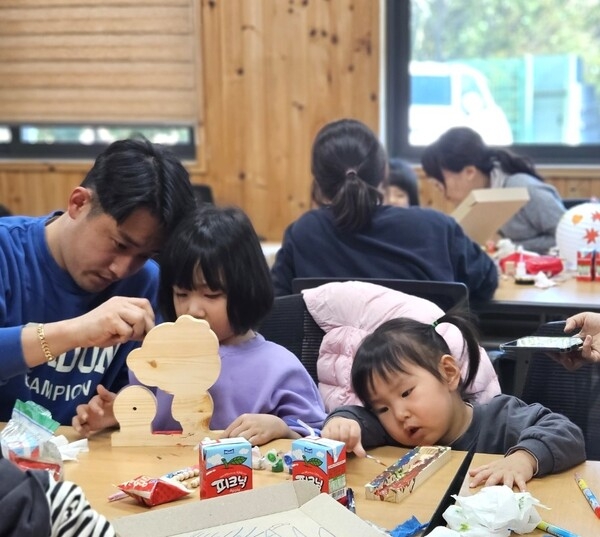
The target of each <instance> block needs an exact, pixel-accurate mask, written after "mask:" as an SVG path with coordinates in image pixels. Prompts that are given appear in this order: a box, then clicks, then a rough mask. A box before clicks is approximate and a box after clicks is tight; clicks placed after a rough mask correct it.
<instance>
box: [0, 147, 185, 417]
mask: <svg viewBox="0 0 600 537" xmlns="http://www.w3.org/2000/svg"><path fill="white" fill-rule="evenodd" d="M194 206H195V204H194V196H193V193H192V189H191V185H190V180H189V176H188V173H187V171H186V170H185V168H184V167H183V165H182V164H181V162H180V161H179V160H178V159H177V158H176V157H175V155H174V154H173V153H171V152H170V151H169V150H167V149H166V148H164V147H162V146H159V145H155V144H152V143H150V142H149V141H147V140H144V139H139V140H122V141H117V142H114V143H113V144H111V145H110V146H109V147H108V148H107V149H106V150H105V151H104V152H103V153H102V154H100V155H99V156H98V158H97V159H96V161H95V162H94V165H93V166H92V168H91V169H90V171H89V172H88V173H87V175H86V177H85V179H84V180H83V182H82V183H81V185H80V186H78V187H76V188H75V189H74V190H73V191H72V192H71V194H70V196H69V199H68V203H67V208H66V210H65V211H64V212H62V211H58V212H54V213H52V214H50V215H48V216H43V217H29V216H10V217H5V218H2V219H0V267H2V268H1V272H2V278H1V279H0V354H1V355H2V360H1V361H0V385H1V386H0V421H8V419H9V418H10V416H11V412H12V409H13V406H14V403H15V401H16V399H21V400H23V401H28V400H32V401H34V402H36V403H38V404H40V405H41V406H43V407H45V408H46V409H48V410H49V411H50V412H51V413H52V417H53V418H54V419H55V420H56V421H58V422H60V423H62V424H70V423H71V419H72V418H73V416H74V415H75V412H76V408H77V405H79V404H82V403H87V402H88V401H89V399H90V398H91V397H92V396H93V395H94V394H95V393H96V390H97V389H98V386H99V385H100V386H105V387H108V388H109V389H110V390H118V389H120V388H121V387H122V386H124V385H125V384H126V383H127V381H128V370H127V366H126V363H125V358H126V357H127V355H128V354H129V352H130V351H131V350H132V348H133V347H134V346H136V345H137V344H138V341H140V340H141V339H142V338H143V337H144V334H146V333H147V332H148V330H150V329H151V328H152V327H153V326H154V311H153V307H152V306H153V302H155V300H156V295H157V290H158V265H157V264H156V263H155V262H154V261H152V260H150V258H151V257H152V256H154V255H155V254H156V253H157V252H158V251H159V250H160V248H161V247H162V244H163V240H164V239H165V237H167V236H168V235H169V234H170V233H171V231H172V230H173V228H174V226H175V225H176V224H177V222H178V221H179V219H180V218H181V217H182V216H183V215H185V214H186V213H187V212H189V211H190V210H192V209H193V208H194ZM100 389H101V388H100Z"/></svg>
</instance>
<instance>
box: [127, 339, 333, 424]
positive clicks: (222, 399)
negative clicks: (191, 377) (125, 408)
mask: <svg viewBox="0 0 600 537" xmlns="http://www.w3.org/2000/svg"><path fill="white" fill-rule="evenodd" d="M219 354H220V356H221V374H220V375H219V378H218V379H217V382H216V383H215V384H214V385H213V386H212V387H211V388H210V389H209V392H210V395H211V396H212V399H213V403H214V412H213V417H212V420H211V422H210V428H211V429H213V430H220V429H225V428H226V427H227V426H228V425H229V424H230V423H231V422H232V421H233V420H235V419H236V418H237V417H238V416H240V415H242V414H246V413H248V414H272V415H274V416H278V417H280V418H281V419H282V420H283V421H284V422H285V423H286V424H287V425H288V427H290V429H292V430H293V431H296V432H298V433H299V434H303V435H306V434H307V431H306V429H304V428H303V427H301V426H300V425H298V423H297V420H298V419H300V420H302V421H303V422H304V423H306V424H308V425H310V426H311V427H313V428H316V429H321V427H322V426H323V422H324V421H325V417H326V415H327V414H326V413H325V407H324V405H323V400H322V399H321V396H320V394H319V391H318V390H317V387H316V385H315V383H314V381H313V380H312V378H311V377H310V375H309V374H308V372H307V371H306V369H305V368H304V366H303V365H302V363H301V362H300V360H298V358H296V356H295V355H294V354H292V353H291V352H290V351H288V350H287V349H286V348H284V347H282V346H281V345H277V344H276V343H273V342H271V341H266V340H265V338H264V337H263V336H261V335H260V334H257V335H256V337H255V338H252V339H250V340H248V341H245V342H243V343H241V344H240V345H222V346H221V347H220V348H219ZM132 380H133V379H132ZM156 397H157V401H158V412H157V415H156V418H155V419H154V421H153V422H152V427H153V430H155V431H176V430H181V426H180V425H179V423H178V422H177V421H175V420H174V419H173V417H172V416H171V412H170V402H171V400H172V396H170V395H169V394H167V393H165V392H163V391H161V390H158V391H157V394H156Z"/></svg>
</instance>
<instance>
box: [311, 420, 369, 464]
mask: <svg viewBox="0 0 600 537" xmlns="http://www.w3.org/2000/svg"><path fill="white" fill-rule="evenodd" d="M321 436H322V437H323V438H331V439H332V440H339V441H341V442H345V443H346V451H349V452H350V451H352V452H354V454H355V455H357V456H358V457H366V456H367V452H366V451H365V448H363V446H362V443H361V438H360V437H361V431H360V425H359V423H358V422H357V421H355V420H352V419H349V418H341V417H339V418H331V419H330V420H329V421H328V422H327V423H326V424H325V427H323V430H322V431H321Z"/></svg>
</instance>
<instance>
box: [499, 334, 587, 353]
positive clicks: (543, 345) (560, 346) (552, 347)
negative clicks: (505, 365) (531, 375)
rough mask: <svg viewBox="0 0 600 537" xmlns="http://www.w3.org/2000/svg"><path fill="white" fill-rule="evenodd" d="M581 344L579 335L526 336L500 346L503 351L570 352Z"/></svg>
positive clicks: (581, 340)
mask: <svg viewBox="0 0 600 537" xmlns="http://www.w3.org/2000/svg"><path fill="white" fill-rule="evenodd" d="M582 345H583V339H581V338H580V337H569V336H558V337H549V336H526V337H522V338H519V339H515V340H514V341H509V342H508V343H502V344H501V345H500V348H501V349H502V350H503V351H509V350H515V349H527V350H531V351H540V352H571V351H575V350H577V349H579V348H581V346H582Z"/></svg>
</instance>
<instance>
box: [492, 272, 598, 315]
mask: <svg viewBox="0 0 600 537" xmlns="http://www.w3.org/2000/svg"><path fill="white" fill-rule="evenodd" d="M556 281H557V282H558V284H557V285H555V286H554V287H548V288H547V289H541V288H539V287H535V286H534V285H520V284H517V283H515V281H514V279H512V278H506V277H501V279H500V283H499V285H498V289H496V292H495V293H494V298H493V299H492V300H491V301H490V302H489V304H490V306H493V307H495V308H509V307H515V306H517V307H525V308H529V309H532V310H534V309H536V310H542V311H543V310H548V309H557V310H561V311H570V310H575V309H576V310H577V311H583V310H595V311H600V281H593V282H584V281H578V280H576V279H575V278H574V277H573V276H566V277H564V278H561V277H558V276H557V277H556Z"/></svg>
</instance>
